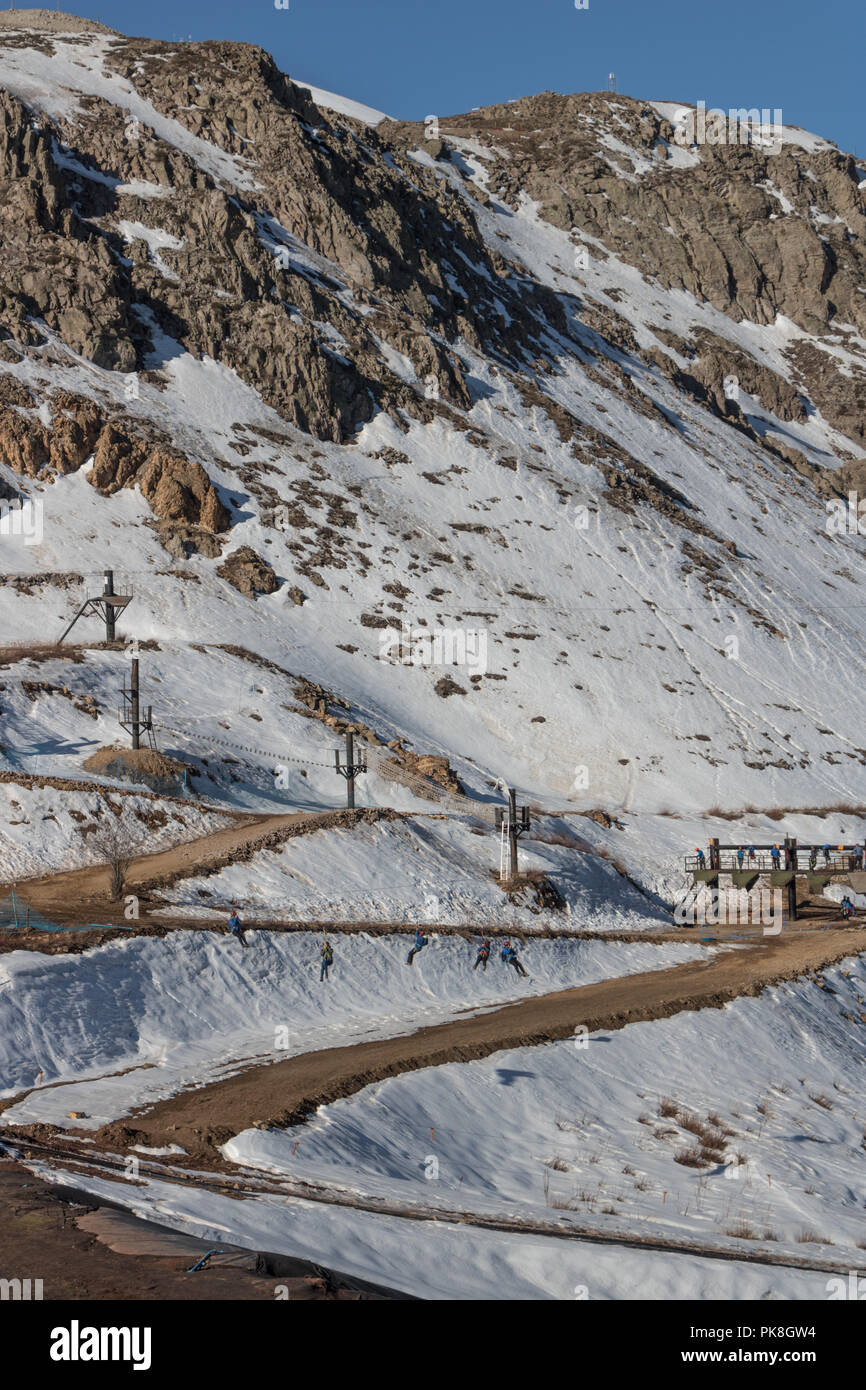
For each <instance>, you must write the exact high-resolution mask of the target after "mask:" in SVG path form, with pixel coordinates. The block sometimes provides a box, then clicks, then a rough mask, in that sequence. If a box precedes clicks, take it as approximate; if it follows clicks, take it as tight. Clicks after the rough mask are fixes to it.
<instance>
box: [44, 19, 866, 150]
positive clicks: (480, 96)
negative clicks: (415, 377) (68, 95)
mask: <svg viewBox="0 0 866 1390" xmlns="http://www.w3.org/2000/svg"><path fill="white" fill-rule="evenodd" d="M43 2H44V3H47V4H50V0H43ZM66 7H68V8H69V9H73V10H76V12H78V13H82V14H88V15H90V16H91V17H93V18H96V17H97V16H98V17H99V18H100V19H101V20H102V21H103V23H105V24H110V25H112V26H113V27H115V28H118V29H121V30H123V31H124V32H125V33H129V34H140V33H146V34H148V35H149V36H151V37H153V38H162V39H175V38H187V37H189V36H190V35H191V36H192V38H194V39H208V38H231V39H244V40H247V41H248V42H251V43H258V44H261V45H262V47H264V48H267V49H269V50H270V52H272V53H273V55H274V57H275V58H276V60H277V62H278V63H279V65H280V67H281V68H283V70H284V71H286V72H288V73H289V75H290V76H292V77H295V78H298V79H301V80H306V81H307V82H311V83H313V84H314V85H316V86H319V87H325V88H328V89H329V90H331V91H337V92H341V93H343V94H344V95H345V96H351V97H355V98H357V99H358V100H359V101H365V102H367V103H368V104H369V105H371V106H376V107H378V108H379V109H380V110H383V111H386V112H388V114H389V115H394V116H398V117H405V118H409V119H420V118H422V117H424V116H426V115H429V114H433V113H435V114H436V115H448V114H450V113H452V112H457V111H466V110H468V109H469V108H470V107H473V106H484V105H487V104H488V103H490V102H494V101H507V100H508V99H509V98H511V97H518V96H525V95H527V94H529V93H531V92H538V91H544V90H546V89H552V90H554V91H559V92H575V91H596V90H598V89H600V88H603V87H605V86H606V85H607V76H608V73H609V72H611V71H612V72H614V73H615V74H616V81H617V89H618V90H619V91H620V92H626V93H628V95H630V96H635V97H644V98H655V99H657V100H665V99H668V100H674V101H690V102H693V103H696V102H698V101H699V100H703V101H705V102H706V103H707V105H708V106H720V107H723V108H725V109H727V108H729V107H732V106H733V107H739V106H746V107H752V106H757V107H769V108H771V109H773V108H776V107H780V108H781V109H782V113H783V118H784V120H785V121H786V122H787V123H789V124H792V125H801V126H804V127H805V128H806V129H807V130H813V131H815V132H816V133H817V134H819V135H823V136H825V137H826V138H828V139H831V140H835V141H836V142H837V144H839V145H840V146H841V147H842V148H843V149H848V150H856V152H857V153H858V155H860V156H861V157H863V156H864V155H866V102H864V100H863V92H864V85H866V84H864V78H863V53H864V37H866V19H864V7H863V0H821V2H820V4H818V3H814V0H717V2H716V3H713V0H654V2H653V3H648V0H589V9H587V10H576V9H575V5H574V0H435V3H434V0H427V2H426V3H422V2H421V0H289V8H288V9H287V10H277V9H276V8H275V6H274V3H273V0H252V3H248V4H246V5H243V4H237V3H231V0H209V3H204V2H203V0H150V3H149V4H147V5H140V4H132V3H130V0H90V2H89V3H87V0H84V3H81V2H80V8H79V9H76V6H75V0H65V5H64V8H66Z"/></svg>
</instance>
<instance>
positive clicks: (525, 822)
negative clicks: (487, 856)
mask: <svg viewBox="0 0 866 1390" xmlns="http://www.w3.org/2000/svg"><path fill="white" fill-rule="evenodd" d="M500 786H501V787H503V789H504V790H505V792H506V794H507V796H508V807H507V808H506V807H504V806H497V807H496V812H495V816H496V819H495V822H494V823H495V825H496V829H497V830H498V831H499V832H500V835H501V845H502V848H501V853H500V856H499V878H500V881H501V882H503V883H504V882H506V881H509V882H512V883H513V882H514V880H515V879H516V878H517V841H518V840H519V839H520V837H521V835H525V834H526V833H527V831H528V830H529V826H530V821H529V807H528V806H520V807H518V805H517V792H516V791H515V790H514V789H513V787H509V786H507V785H506V784H505V782H503V781H501V779H500ZM506 839H507V841H508V860H509V867H508V874H507V876H506V872H505V842H506Z"/></svg>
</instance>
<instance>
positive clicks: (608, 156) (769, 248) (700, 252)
mask: <svg viewBox="0 0 866 1390" xmlns="http://www.w3.org/2000/svg"><path fill="white" fill-rule="evenodd" d="M660 105H662V106H663V107H664V108H665V109H666V107H667V104H660ZM682 109H683V110H684V111H685V110H688V108H682ZM670 114H673V113H672V112H671V113H670ZM696 124H697V123H696V122H694V123H693V126H692V132H694V129H695V126H696ZM381 129H382V132H383V133H386V132H388V131H389V130H391V131H392V134H393V136H394V138H395V139H398V140H400V141H402V142H404V143H409V142H412V141H417V140H418V138H419V135H420V133H421V128H420V127H417V126H415V127H412V126H407V125H402V126H401V125H398V124H394V125H393V126H391V125H390V124H388V123H386V125H385V126H384V127H382V128H381ZM728 133H729V134H730V135H731V137H732V138H731V139H730V140H728V139H726V140H725V141H724V142H720V143H715V144H711V143H708V142H706V141H704V142H702V143H701V144H700V145H697V144H688V145H687V144H685V143H682V144H681V143H680V142H679V138H678V130H677V127H676V126H675V125H674V124H672V121H671V119H669V117H668V116H667V115H664V114H662V112H661V111H660V110H659V109H658V108H657V107H656V106H654V105H653V104H651V103H648V102H640V101H635V100H633V99H631V98H629V97H625V96H612V95H609V94H607V93H582V94H580V95H577V96H560V95H558V94H557V93H554V92H544V93H542V94H541V95H539V96H535V97H527V98H524V99H522V100H520V101H516V102H512V103H509V104H507V105H503V106H491V107H487V108H485V109H484V110H483V111H481V112H472V113H470V114H467V115H461V116H454V117H450V118H445V119H443V120H442V121H441V122H440V123H439V141H438V146H439V148H438V150H437V153H438V154H439V158H440V159H447V158H448V157H449V135H451V136H456V137H457V141H458V144H459V143H460V141H461V140H465V139H466V138H471V139H473V140H475V141H476V142H480V144H481V145H482V146H483V148H484V151H485V153H484V155H483V156H482V159H483V162H484V165H485V172H486V187H487V189H488V190H489V193H490V195H492V196H495V197H496V198H497V199H499V200H501V201H502V202H503V203H504V204H506V205H507V206H510V207H515V208H516V207H517V206H518V205H519V203H520V200H521V198H523V197H529V198H531V199H533V200H535V201H537V203H538V209H539V214H540V216H542V217H543V218H545V219H546V220H548V221H549V222H551V223H552V224H553V225H554V226H556V227H561V228H563V229H564V230H566V231H571V230H572V229H574V232H575V234H576V236H577V238H578V239H579V240H581V241H584V240H585V241H586V242H587V244H588V245H589V247H590V251H591V254H593V255H597V254H601V255H602V256H603V255H604V254H606V251H607V252H610V253H612V254H614V255H615V256H617V257H618V258H620V259H621V260H623V261H625V262H626V263H627V264H629V265H632V266H635V267H636V268H637V269H638V270H640V271H641V272H642V273H643V274H645V275H647V276H650V277H652V278H653V280H655V281H657V282H658V283H659V284H661V285H663V286H665V287H666V288H668V289H675V290H676V289H681V290H686V291H688V292H689V293H690V294H693V295H695V296H696V297H697V298H698V299H699V300H701V301H706V302H707V303H709V304H711V305H713V306H714V307H715V308H717V309H719V310H720V311H721V312H722V313H724V314H726V315H728V316H730V318H732V319H733V320H734V321H742V320H748V321H750V322H753V323H757V324H770V323H773V322H774V321H775V320H776V318H777V316H778V315H784V316H785V317H786V318H787V319H790V320H791V322H792V323H794V324H796V325H797V326H798V327H800V328H801V329H803V330H804V331H805V332H806V333H809V334H813V335H816V336H817V337H818V338H821V337H823V336H825V335H827V336H830V337H831V341H834V342H838V341H839V340H840V338H841V339H842V340H843V341H844V340H845V339H852V338H853V339H854V341H855V345H856V337H857V335H859V336H860V337H861V338H862V337H863V336H866V288H864V287H866V201H864V186H866V169H862V168H859V167H858V165H857V164H856V161H855V160H854V158H853V157H852V156H851V155H849V154H844V153H842V152H841V151H840V150H838V149H836V148H835V147H833V146H830V145H828V144H827V143H826V142H824V141H816V140H814V138H813V137H809V136H806V135H805V134H804V135H803V137H802V142H801V143H800V142H798V133H797V132H796V131H795V130H793V129H787V130H786V132H785V138H784V140H782V141H777V142H775V144H773V142H770V143H769V144H765V143H762V142H761V140H760V139H759V138H758V139H751V138H750V135H751V133H750V132H749V131H748V128H747V127H746V125H745V124H744V123H743V122H742V121H739V122H737V123H736V124H732V125H731V126H730V131H729V132H726V134H728ZM747 138H748V139H749V143H741V141H745V140H746V139H747ZM452 143H453V142H452ZM599 243H600V244H601V249H596V248H598V244H599ZM605 248H606V251H605ZM790 357H791V364H792V366H793V369H794V373H795V376H796V378H797V380H798V381H799V382H800V384H802V386H803V387H804V388H805V389H806V391H807V392H808V393H809V394H810V395H811V396H812V399H813V400H814V402H815V404H816V405H818V406H819V408H820V409H821V410H822V411H823V413H824V414H825V415H826V416H827V418H828V419H830V420H832V421H833V423H834V424H836V425H837V426H838V427H839V429H840V430H841V431H842V432H843V433H846V434H849V435H850V436H851V437H852V438H854V439H857V440H862V439H863V438H864V407H866V377H864V375H863V374H862V371H861V372H858V373H856V376H855V379H854V380H853V381H852V379H851V377H850V375H849V374H848V373H846V372H844V371H840V370H839V366H838V363H837V362H834V359H833V355H832V352H829V353H828V352H826V351H823V350H822V348H821V347H820V346H819V345H818V344H814V345H808V346H806V347H803V346H801V345H797V346H796V347H792V349H791V354H790ZM705 365H706V366H710V364H709V363H706V364H705ZM749 370H750V371H752V370H753V369H749ZM783 418H784V417H783Z"/></svg>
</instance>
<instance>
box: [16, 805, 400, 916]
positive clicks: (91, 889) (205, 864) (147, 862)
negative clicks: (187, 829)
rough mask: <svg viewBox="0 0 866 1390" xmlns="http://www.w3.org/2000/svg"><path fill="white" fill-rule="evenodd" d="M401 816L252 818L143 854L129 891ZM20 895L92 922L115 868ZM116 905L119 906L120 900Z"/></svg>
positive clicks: (36, 883)
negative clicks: (301, 838) (314, 835)
mask: <svg viewBox="0 0 866 1390" xmlns="http://www.w3.org/2000/svg"><path fill="white" fill-rule="evenodd" d="M396 818H397V812H395V811H390V810H369V809H363V810H357V811H310V812H305V811H291V812H288V813H286V814H283V815H274V816H255V817H252V816H251V817H250V818H249V819H248V820H247V821H246V822H244V823H243V824H240V825H229V826H225V827H224V828H223V829H222V830H214V831H211V833H210V834H208V835H202V836H200V837H199V838H198V839H196V840H188V841H186V842H185V843H183V844H180V845H174V846H172V848H171V849H165V850H158V851H157V852H156V853H155V854H145V855H140V856H139V857H138V858H136V859H134V860H133V861H132V864H131V865H130V867H129V869H128V870H127V873H126V876H125V877H126V889H127V891H128V892H129V893H134V894H137V895H141V894H142V892H143V890H152V889H154V888H159V887H164V886H166V885H167V884H170V883H173V882H174V881H175V880H176V879H179V878H185V877H188V876H189V875H190V874H198V873H206V872H207V873H210V872H213V871H214V870H216V869H220V868H223V867H225V866H226V865H227V864H236V863H238V862H239V861H243V860H247V859H250V858H252V856H253V855H254V854H257V853H259V851H261V850H264V849H276V848H278V847H279V845H281V844H283V843H284V842H285V841H286V840H290V839H292V838H293V837H294V836H296V835H306V834H308V833H309V832H310V831H313V830H327V829H333V828H334V827H345V828H351V827H352V826H353V825H357V824H358V823H359V822H360V821H372V820H392V819H396ZM17 891H18V893H19V896H20V897H21V898H22V899H23V901H24V902H26V903H29V904H30V906H31V907H34V908H36V909H37V911H39V912H41V913H43V914H44V915H45V916H46V917H48V918H50V919H52V920H54V921H56V922H59V923H64V924H66V923H69V924H73V923H74V924H78V923H86V922H88V921H92V920H93V917H94V914H95V913H98V912H99V911H100V910H102V911H103V912H104V910H105V908H106V907H111V905H112V898H111V889H110V870H109V868H108V867H107V866H106V865H100V864H97V865H90V866H88V867H87V868H83V869H70V870H69V871H68V872H66V873H58V874H47V875H46V876H45V877H44V878H34V879H28V880H26V881H25V882H22V883H21V884H20V885H18V890H17ZM114 906H115V907H117V906H118V904H117V903H116V902H115V903H114Z"/></svg>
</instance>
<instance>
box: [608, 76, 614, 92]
mask: <svg viewBox="0 0 866 1390" xmlns="http://www.w3.org/2000/svg"><path fill="white" fill-rule="evenodd" d="M607 90H608V91H609V92H615V91H616V75H615V74H614V73H612V72H609V73H608V75H607Z"/></svg>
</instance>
